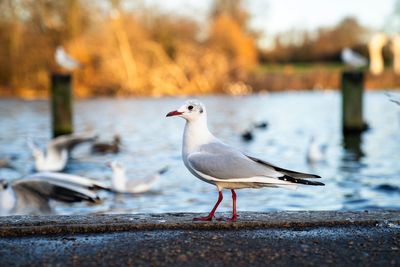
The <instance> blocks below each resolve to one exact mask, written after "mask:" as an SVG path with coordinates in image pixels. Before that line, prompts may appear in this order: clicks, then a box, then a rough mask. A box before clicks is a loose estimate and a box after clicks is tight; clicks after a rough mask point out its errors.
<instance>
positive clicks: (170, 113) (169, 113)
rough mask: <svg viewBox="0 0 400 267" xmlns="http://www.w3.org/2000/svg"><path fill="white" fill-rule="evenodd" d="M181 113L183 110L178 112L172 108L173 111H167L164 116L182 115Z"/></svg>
mask: <svg viewBox="0 0 400 267" xmlns="http://www.w3.org/2000/svg"><path fill="white" fill-rule="evenodd" d="M182 113H183V112H179V111H177V110H174V111H171V112H168V114H167V116H166V117H172V116H179V115H182Z"/></svg>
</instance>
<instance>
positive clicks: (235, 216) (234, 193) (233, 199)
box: [228, 189, 237, 222]
mask: <svg viewBox="0 0 400 267" xmlns="http://www.w3.org/2000/svg"><path fill="white" fill-rule="evenodd" d="M231 192H232V201H233V210H232V218H230V219H229V220H228V221H231V222H236V220H237V213H236V192H235V190H233V189H231Z"/></svg>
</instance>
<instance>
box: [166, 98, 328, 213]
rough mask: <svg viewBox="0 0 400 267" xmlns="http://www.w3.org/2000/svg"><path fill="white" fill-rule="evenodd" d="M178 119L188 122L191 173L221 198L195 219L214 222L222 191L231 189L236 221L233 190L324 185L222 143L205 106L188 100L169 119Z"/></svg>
mask: <svg viewBox="0 0 400 267" xmlns="http://www.w3.org/2000/svg"><path fill="white" fill-rule="evenodd" d="M171 116H179V117H182V118H184V119H185V120H186V125H185V130H184V134H183V148H182V158H183V162H184V164H185V166H186V167H187V168H188V170H189V171H190V172H191V173H192V174H193V175H194V176H196V177H197V178H199V179H201V180H202V181H204V182H206V183H209V184H213V185H215V186H216V187H217V189H218V193H219V197H218V201H217V203H216V204H215V206H214V208H213V209H212V210H211V212H210V213H209V215H208V216H206V217H200V218H194V220H196V221H211V220H212V218H213V217H214V213H215V211H216V209H217V208H218V205H219V204H220V203H221V201H222V198H223V196H222V190H223V189H231V192H232V199H233V213H232V217H231V218H230V219H229V220H230V221H236V219H237V214H236V193H235V191H234V189H240V188H261V187H284V188H296V187H297V185H299V184H305V185H324V184H323V183H320V182H313V181H308V180H304V179H303V178H320V176H318V175H314V174H307V173H300V172H295V171H290V170H285V169H282V168H280V167H276V166H274V165H272V164H270V163H268V162H265V161H263V160H260V159H258V158H254V157H251V156H248V155H246V154H244V153H242V152H241V151H239V150H237V149H235V148H233V147H230V146H228V145H226V144H224V143H222V142H221V141H220V140H219V139H217V138H216V137H215V136H214V135H212V134H211V133H210V131H209V130H208V126H207V113H206V109H205V106H204V105H203V104H202V103H200V102H199V101H197V100H192V101H187V102H186V103H185V104H184V105H183V106H181V107H180V108H179V109H178V110H175V111H171V112H169V113H168V114H167V117H171Z"/></svg>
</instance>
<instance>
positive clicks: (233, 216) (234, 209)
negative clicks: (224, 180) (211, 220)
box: [217, 189, 237, 222]
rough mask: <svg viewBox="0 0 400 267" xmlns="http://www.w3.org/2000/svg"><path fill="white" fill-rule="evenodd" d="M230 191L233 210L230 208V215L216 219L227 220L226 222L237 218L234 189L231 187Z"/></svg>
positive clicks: (234, 220)
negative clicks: (229, 216)
mask: <svg viewBox="0 0 400 267" xmlns="http://www.w3.org/2000/svg"><path fill="white" fill-rule="evenodd" d="M231 192H232V201H233V210H232V217H231V218H229V219H227V218H223V217H221V218H218V219H217V220H218V221H227V222H236V220H237V213H236V192H235V190H233V189H231Z"/></svg>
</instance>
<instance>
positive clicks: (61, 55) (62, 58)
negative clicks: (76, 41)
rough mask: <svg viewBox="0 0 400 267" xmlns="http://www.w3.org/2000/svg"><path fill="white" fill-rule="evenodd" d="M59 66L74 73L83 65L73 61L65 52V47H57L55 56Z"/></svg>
mask: <svg viewBox="0 0 400 267" xmlns="http://www.w3.org/2000/svg"><path fill="white" fill-rule="evenodd" d="M54 57H55V59H56V62H57V64H58V65H59V66H60V67H61V68H63V69H66V70H68V71H73V70H75V69H77V68H80V67H81V64H80V63H79V62H78V61H76V60H75V59H73V58H72V57H71V56H70V55H68V53H67V52H66V51H65V49H64V47H62V46H57V48H56V52H55V54H54Z"/></svg>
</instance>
